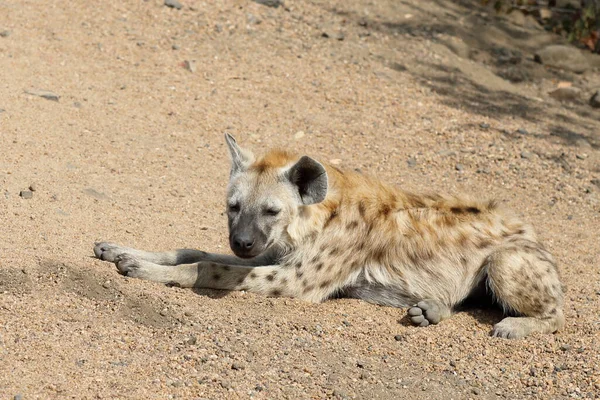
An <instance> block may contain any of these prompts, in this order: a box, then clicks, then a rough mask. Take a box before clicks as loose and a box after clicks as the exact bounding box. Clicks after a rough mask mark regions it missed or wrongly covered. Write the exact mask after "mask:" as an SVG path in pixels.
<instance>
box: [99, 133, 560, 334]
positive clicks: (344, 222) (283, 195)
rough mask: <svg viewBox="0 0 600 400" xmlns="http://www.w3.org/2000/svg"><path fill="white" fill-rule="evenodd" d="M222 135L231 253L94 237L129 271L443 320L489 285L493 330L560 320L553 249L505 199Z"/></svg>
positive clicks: (513, 330)
mask: <svg viewBox="0 0 600 400" xmlns="http://www.w3.org/2000/svg"><path fill="white" fill-rule="evenodd" d="M226 141H227V145H228V147H229V151H230V153H231V159H232V163H231V173H230V180H229V186H228V189H227V216H228V221H229V242H230V246H231V249H232V250H233V252H234V253H235V256H232V255H220V254H211V253H206V252H203V251H198V250H188V249H184V250H175V251H170V252H160V253H154V252H146V251H141V250H135V249H131V248H126V247H122V246H118V245H115V244H111V243H98V244H96V246H95V248H94V253H95V254H96V257H98V258H99V259H101V260H105V261H110V262H114V263H115V264H116V265H117V269H118V270H119V272H120V273H121V274H123V275H126V276H130V277H135V278H142V279H148V280H152V281H156V282H162V283H164V284H170V285H177V286H181V287H204V288H213V289H225V290H247V291H250V292H255V293H261V294H265V295H271V296H288V297H295V298H299V299H303V300H307V301H312V302H321V301H324V300H326V299H328V298H331V297H339V296H346V297H352V298H359V299H363V300H366V301H369V302H373V303H376V304H381V305H386V306H392V307H409V310H408V316H409V318H410V320H411V321H412V323H413V324H415V325H419V326H427V325H429V324H437V323H438V322H440V321H441V320H443V319H445V318H448V317H449V316H450V315H451V314H452V312H453V310H454V309H455V308H456V307H457V306H459V305H460V304H461V303H463V302H464V301H465V299H467V298H473V297H474V296H476V295H487V296H490V297H491V298H493V300H494V301H495V302H496V303H497V304H499V305H500V306H501V307H502V308H503V310H504V312H505V313H506V314H507V315H509V316H507V317H506V318H504V319H503V320H502V321H501V322H499V323H498V324H496V325H495V326H494V328H493V331H492V334H493V335H494V336H498V337H504V338H521V337H524V336H526V335H529V334H531V333H534V332H541V333H552V332H555V331H557V330H558V329H560V328H561V327H562V326H563V325H564V317H563V310H562V307H563V287H562V284H561V282H560V277H559V273H558V270H557V267H556V263H555V262H554V259H553V258H552V255H551V254H550V253H549V252H548V251H547V250H546V249H545V248H544V247H543V246H542V244H541V243H540V242H539V241H538V240H537V238H536V236H535V233H534V231H533V229H532V228H531V227H530V226H529V225H527V224H525V223H523V222H522V221H520V220H519V219H518V218H517V217H516V216H515V215H513V214H512V213H510V212H509V211H507V210H505V209H504V208H502V207H501V206H500V205H499V204H498V203H496V202H494V201H481V200H475V199H471V198H468V197H460V196H443V195H437V194H414V193H410V192H406V191H402V190H399V189H397V188H394V187H392V186H388V185H386V184H384V183H382V182H380V181H378V180H376V179H374V178H372V177H367V176H364V175H362V174H359V173H355V172H350V171H342V170H340V169H338V168H336V167H334V166H330V165H327V164H323V163H319V162H318V161H316V160H314V159H312V158H310V157H307V156H303V157H299V156H296V155H295V154H292V153H290V152H287V151H281V150H273V151H270V152H268V153H267V154H266V155H264V156H263V157H262V158H255V157H254V155H253V154H252V153H251V152H249V151H247V150H245V149H242V148H241V147H239V146H238V145H237V143H236V141H235V140H234V138H233V137H231V136H230V135H226Z"/></svg>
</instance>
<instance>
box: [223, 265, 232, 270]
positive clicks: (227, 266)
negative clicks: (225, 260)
mask: <svg viewBox="0 0 600 400" xmlns="http://www.w3.org/2000/svg"><path fill="white" fill-rule="evenodd" d="M223 270H224V271H230V270H231V267H230V266H229V265H224V266H223Z"/></svg>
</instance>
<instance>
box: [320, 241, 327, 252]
mask: <svg viewBox="0 0 600 400" xmlns="http://www.w3.org/2000/svg"><path fill="white" fill-rule="evenodd" d="M319 250H321V253H324V252H325V250H327V244H325V243H323V244H322V245H321V247H320V248H319Z"/></svg>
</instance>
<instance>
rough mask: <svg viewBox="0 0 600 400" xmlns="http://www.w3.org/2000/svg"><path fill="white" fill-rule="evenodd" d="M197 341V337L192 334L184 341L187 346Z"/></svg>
mask: <svg viewBox="0 0 600 400" xmlns="http://www.w3.org/2000/svg"><path fill="white" fill-rule="evenodd" d="M197 342H198V338H197V337H196V336H194V335H192V336H190V337H189V338H187V339H186V340H185V341H184V343H185V344H187V345H188V346H193V345H195V344H196V343H197Z"/></svg>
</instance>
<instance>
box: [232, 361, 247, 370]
mask: <svg viewBox="0 0 600 400" xmlns="http://www.w3.org/2000/svg"><path fill="white" fill-rule="evenodd" d="M245 368H246V367H245V366H244V365H243V364H241V363H238V362H234V363H233V364H231V369H233V370H235V371H240V370H242V369H245Z"/></svg>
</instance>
